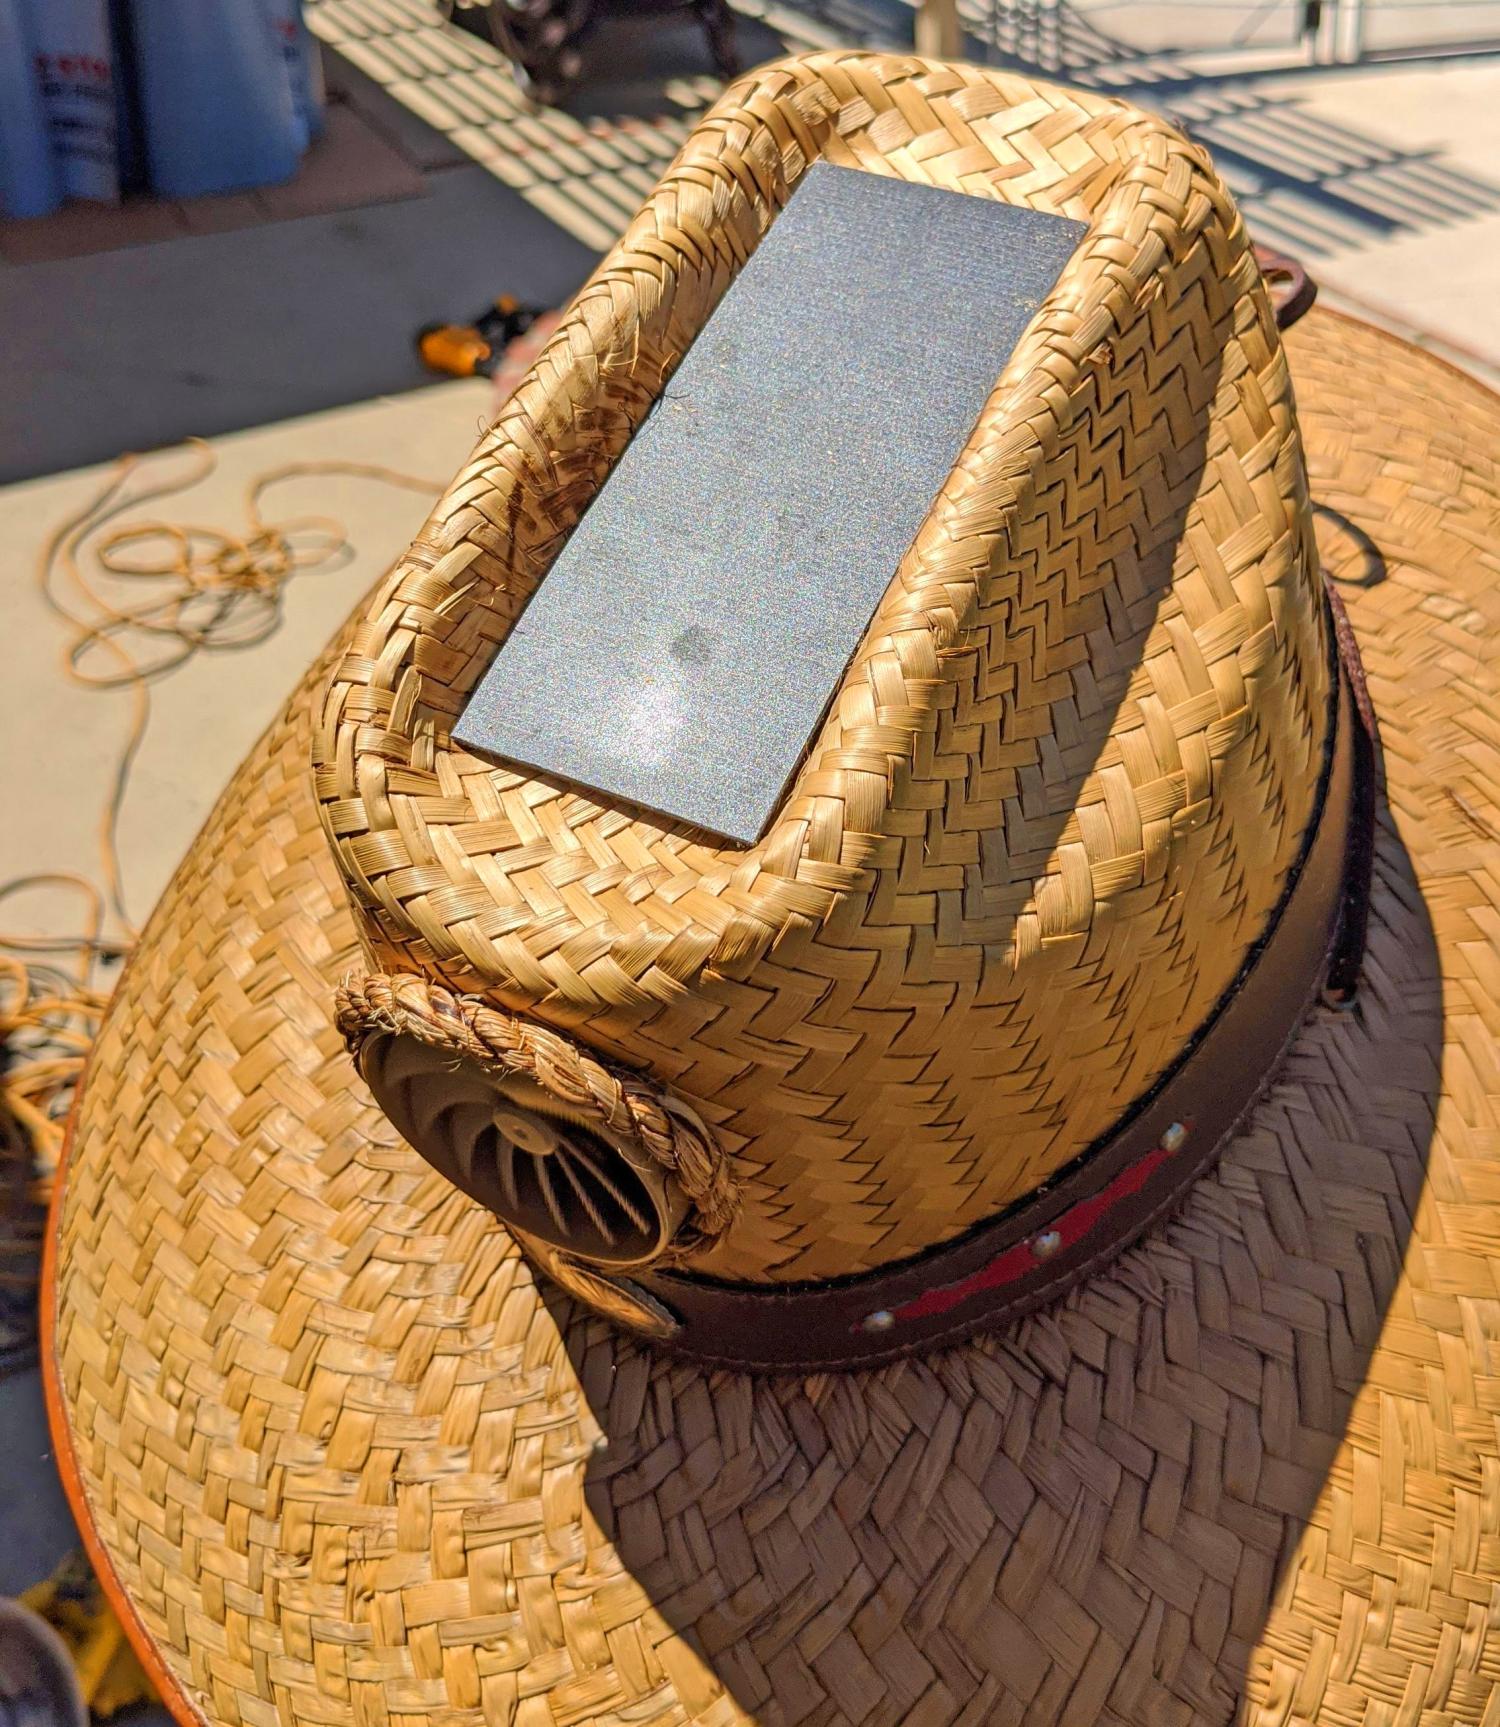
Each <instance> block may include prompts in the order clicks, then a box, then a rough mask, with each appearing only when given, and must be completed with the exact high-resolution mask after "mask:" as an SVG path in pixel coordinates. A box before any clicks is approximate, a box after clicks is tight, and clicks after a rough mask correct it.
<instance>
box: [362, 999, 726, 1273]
mask: <svg viewBox="0 0 1500 1727" xmlns="http://www.w3.org/2000/svg"><path fill="white" fill-rule="evenodd" d="M335 1021H336V1023H337V1025H338V1028H339V1031H340V1032H341V1033H342V1034H343V1037H344V1041H345V1043H346V1044H347V1046H348V1048H349V1053H350V1054H351V1055H353V1056H356V1057H357V1056H358V1054H359V1049H360V1046H361V1044H363V1042H364V1040H365V1039H366V1038H367V1037H368V1036H369V1035H370V1034H371V1032H376V1031H387V1032H398V1033H405V1034H406V1035H407V1036H410V1037H415V1038H419V1039H420V1040H421V1041H422V1042H423V1043H425V1044H428V1045H430V1046H431V1047H432V1048H434V1049H439V1050H451V1051H452V1052H453V1053H454V1054H456V1055H461V1056H466V1057H467V1058H468V1059H469V1060H470V1061H475V1062H478V1063H479V1065H480V1066H481V1067H483V1068H484V1069H486V1071H488V1072H492V1073H496V1074H500V1075H503V1076H506V1077H518V1078H524V1079H529V1080H531V1081H533V1082H534V1083H535V1084H537V1085H539V1086H540V1087H541V1088H542V1090H543V1091H545V1092H548V1093H550V1094H551V1095H552V1096H553V1097H555V1098H557V1099H558V1100H559V1101H560V1102H561V1103H563V1104H565V1105H566V1106H567V1107H568V1108H569V1109H571V1110H574V1111H576V1112H578V1113H579V1114H581V1115H583V1116H585V1117H586V1118H589V1119H591V1120H593V1121H594V1122H597V1123H598V1124H599V1125H600V1126H602V1127H604V1128H607V1129H608V1130H609V1131H610V1132H611V1133H613V1134H616V1135H623V1136H624V1137H625V1138H627V1139H629V1140H630V1141H632V1142H633V1143H634V1144H635V1145H636V1146H637V1147H638V1148H639V1150H640V1151H641V1152H642V1153H643V1154H644V1155H645V1156H646V1157H647V1158H648V1159H649V1160H650V1161H651V1162H652V1163H654V1164H655V1165H657V1167H658V1168H660V1169H663V1170H665V1171H666V1172H667V1173H668V1174H669V1175H671V1176H672V1178H673V1179H674V1180H675V1182H676V1183H677V1185H678V1187H679V1188H680V1189H681V1190H682V1192H683V1193H684V1194H685V1195H686V1196H687V1198H688V1199H689V1200H690V1201H691V1202H692V1206H693V1214H692V1218H691V1220H690V1227H689V1228H688V1230H687V1233H686V1235H685V1236H684V1237H682V1238H681V1239H679V1241H678V1242H677V1243H675V1244H674V1246H675V1252H677V1253H680V1252H681V1251H682V1250H683V1248H684V1247H686V1246H693V1245H696V1244H697V1242H698V1241H700V1240H701V1241H707V1242H712V1241H714V1240H716V1239H717V1238H718V1237H719V1236H720V1235H722V1234H723V1232H724V1231H725V1230H726V1229H728V1228H729V1226H730V1224H731V1223H733V1221H734V1217H735V1213H736V1211H737V1210H738V1195H737V1193H736V1191H735V1188H734V1184H733V1182H732V1180H731V1179H730V1174H729V1166H728V1161H727V1159H726V1158H725V1156H724V1154H723V1152H722V1151H720V1149H719V1147H718V1146H717V1145H716V1144H715V1143H714V1139H713V1136H712V1135H711V1134H710V1133H709V1131H708V1130H707V1128H705V1127H704V1125H703V1123H702V1122H701V1121H700V1120H698V1118H697V1117H696V1115H695V1114H694V1112H693V1111H692V1110H690V1109H688V1108H687V1107H686V1106H685V1105H683V1104H681V1103H678V1102H676V1101H675V1100H673V1099H670V1098H667V1097H665V1096H664V1095H663V1093H662V1091H661V1088H660V1087H659V1086H656V1085H653V1084H652V1083H651V1082H650V1081H649V1080H643V1079H640V1078H638V1077H636V1076H635V1075H634V1074H629V1073H617V1072H612V1071H611V1070H610V1069H609V1068H607V1067H605V1066H604V1065H603V1064H602V1063H601V1062H599V1061H596V1060H595V1059H594V1058H593V1057H592V1056H590V1055H589V1054H588V1053H587V1052H586V1051H585V1050H581V1049H580V1048H579V1047H578V1046H577V1044H575V1043H573V1042H572V1040H571V1039H569V1038H565V1037H559V1036H558V1035H557V1033H556V1032H552V1031H548V1030H547V1029H546V1027H544V1026H536V1025H529V1024H527V1023H526V1022H525V1021H524V1020H519V1019H517V1018H516V1017H515V1016H514V1015H513V1014H508V1013H499V1012H497V1011H496V1010H495V1009H494V1008H490V1007H486V1006H485V1005H484V1003H483V1002H477V1001H474V1000H472V999H466V998H464V997H462V996H455V995H453V994H452V993H451V992H450V991H448V990H445V989H441V988H438V987H437V986H435V985H431V984H428V983H426V982H424V981H423V979H421V978H414V977H396V978H390V977H384V976H380V975H378V974H377V975H376V976H373V977H364V978H353V977H351V978H348V979H346V980H345V981H344V982H343V983H342V984H340V986H339V990H338V995H337V998H336V1013H335Z"/></svg>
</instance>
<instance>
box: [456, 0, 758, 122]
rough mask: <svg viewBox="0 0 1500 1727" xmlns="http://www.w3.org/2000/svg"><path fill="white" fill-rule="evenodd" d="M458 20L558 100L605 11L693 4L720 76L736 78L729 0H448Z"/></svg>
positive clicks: (535, 91) (522, 78)
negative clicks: (478, 30)
mask: <svg viewBox="0 0 1500 1727" xmlns="http://www.w3.org/2000/svg"><path fill="white" fill-rule="evenodd" d="M449 3H450V7H451V10H452V15H453V16H454V17H455V19H456V20H457V21H458V22H460V23H463V24H467V25H468V26H469V27H470V28H474V27H475V26H476V25H478V26H481V27H482V28H483V30H484V32H485V33H486V34H487V35H488V36H489V38H490V40H491V41H492V42H493V43H494V44H495V46H496V47H497V48H498V49H499V50H500V52H501V53H502V54H503V55H504V56H505V57H506V59H507V60H509V61H510V63H511V65H512V66H513V67H514V68H515V73H516V78H517V81H518V82H519V83H520V85H521V87H522V89H523V90H526V91H527V92H528V93H529V94H530V95H531V96H532V97H534V98H535V100H536V101H538V102H541V103H543V104H550V103H553V102H556V101H558V100H559V99H560V98H561V97H562V96H563V95H564V94H565V92H566V90H567V88H568V86H569V85H570V84H572V83H573V82H574V81H575V80H576V79H577V77H578V75H579V72H580V71H581V70H582V65H583V60H582V54H581V52H580V45H581V44H582V42H583V40H584V37H585V36H586V35H587V33H588V30H589V27H590V26H591V25H592V24H593V23H594V22H595V21H596V19H597V18H598V17H599V15H600V14H601V13H610V12H613V13H619V12H629V13H642V12H644V13H647V14H657V13H666V12H674V11H681V10H683V9H684V8H691V10H692V11H693V12H694V13H696V14H697V17H698V20H699V22H700V23H701V24H702V26H703V30H704V34H705V35H706V36H707V38H708V46H709V52H710V53H711V55H712V56H713V63H714V67H715V69H716V70H717V72H718V73H719V76H720V77H721V78H725V79H729V78H733V77H735V76H736V75H737V74H738V72H739V69H740V68H739V58H738V55H737V54H736V52H735V30H734V14H733V12H732V11H731V10H730V8H729V4H728V0H467V3H465V0H456V3H455V0H449Z"/></svg>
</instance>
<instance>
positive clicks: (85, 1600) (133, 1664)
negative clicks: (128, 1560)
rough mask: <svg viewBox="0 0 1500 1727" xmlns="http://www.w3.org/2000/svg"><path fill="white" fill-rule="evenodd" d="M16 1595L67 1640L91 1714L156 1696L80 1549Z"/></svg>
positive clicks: (102, 1714) (113, 1711) (102, 1716)
mask: <svg viewBox="0 0 1500 1727" xmlns="http://www.w3.org/2000/svg"><path fill="white" fill-rule="evenodd" d="M18 1599H19V1600H20V1601H21V1602H22V1603H23V1604H24V1605H25V1606H27V1607H29V1608H30V1609H31V1610H32V1612H33V1613H39V1614H40V1615H41V1616H42V1618H43V1619H45V1620H46V1621H47V1623H48V1624H49V1625H50V1626H51V1627H52V1629H53V1630H54V1631H56V1632H57V1634H58V1636H59V1637H61V1638H62V1640H63V1642H64V1643H65V1644H66V1645H67V1649H68V1653H69V1655H71V1656H72V1658H73V1667H74V1670H75V1671H76V1672H77V1674H78V1683H79V1685H80V1686H81V1687H82V1690H83V1695H84V1700H85V1701H86V1702H87V1703H88V1706H89V1708H90V1710H91V1711H92V1712H93V1714H94V1715H95V1716H96V1717H99V1718H100V1719H103V1720H108V1718H109V1717H110V1716H111V1715H114V1714H116V1713H117V1712H118V1711H119V1710H121V1709H124V1708H126V1707H127V1706H128V1705H129V1704H132V1703H154V1702H156V1701H158V1699H157V1695H156V1691H155V1688H154V1687H153V1686H152V1684H151V1681H150V1680H149V1679H148V1678H147V1677H146V1674H145V1671H144V1670H143V1669H142V1667H141V1664H140V1662H139V1661H137V1660H136V1658H135V1651H134V1650H133V1649H132V1648H131V1647H130V1645H129V1644H128V1643H127V1642H126V1641H125V1633H124V1632H123V1631H122V1630H121V1629H120V1621H119V1620H118V1619H116V1618H115V1615H114V1610H113V1608H111V1606H110V1604H109V1602H108V1601H106V1600H105V1598H104V1591H103V1590H102V1589H101V1588H100V1587H99V1580H98V1578H96V1577H95V1576H94V1573H93V1570H92V1568H91V1567H90V1565H89V1562H88V1560H87V1558H86V1557H85V1556H84V1554H83V1552H82V1551H81V1550H79V1551H75V1552H73V1553H70V1554H69V1555H68V1557H67V1558H66V1559H64V1560H63V1562H62V1564H61V1565H59V1566H58V1568H57V1569H56V1571H54V1572H53V1573H52V1575H51V1576H50V1577H49V1578H47V1579H46V1581H45V1582H42V1583H36V1584H33V1585H32V1587H31V1588H30V1589H27V1590H26V1591H24V1592H23V1593H22V1594H21V1595H20V1597H19V1598H18Z"/></svg>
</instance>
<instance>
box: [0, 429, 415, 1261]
mask: <svg viewBox="0 0 1500 1727" xmlns="http://www.w3.org/2000/svg"><path fill="white" fill-rule="evenodd" d="M181 449H182V450H185V451H186V452H187V453H188V454H189V455H190V457H191V462H190V464H189V466H188V468H187V469H186V471H185V472H177V473H171V474H168V475H167V476H165V477H163V478H160V479H152V480H149V481H148V482H147V483H146V484H144V485H136V486H132V484H131V482H132V479H134V478H135V477H136V476H137V475H141V474H142V473H143V471H144V470H147V469H149V468H151V467H152V466H154V465H157V464H159V463H160V461H161V460H162V457H159V456H135V455H127V456H122V457H121V458H120V459H119V461H117V462H116V463H115V465H114V468H113V470H112V472H111V475H110V477H109V479H108V480H107V481H106V483H105V484H104V486H103V487H102V488H101V489H100V491H99V492H98V493H97V495H96V496H95V497H94V498H93V499H92V500H91V502H90V503H89V504H87V505H86V506H85V507H84V508H83V509H81V510H79V511H78V512H77V513H76V514H74V515H72V516H71V517H69V518H68V520H67V521H65V522H64V523H63V524H62V525H61V526H60V527H59V528H58V529H57V530H56V532H54V533H53V534H52V535H51V537H50V538H49V539H48V541H47V544H46V546H45V547H44V549H43V551H42V555H41V558H40V560H39V563H38V568H37V582H38V586H39V588H40V590H41V594H42V597H43V599H44V600H45V601H46V603H47V605H48V607H49V608H50V609H51V610H52V611H53V612H54V613H55V614H56V615H57V616H58V617H59V618H61V619H62V620H63V622H64V624H65V625H66V626H67V629H68V638H67V642H66V645H65V649H64V656H63V665H64V671H65V673H66V675H67V676H68V677H69V678H70V679H71V680H72V681H73V682H74V683H77V684H80V685H82V686H83V687H84V688H86V689H92V690H120V689H128V690H130V691H131V692H132V695H133V703H132V713H131V718H130V721H129V727H128V731H127V734H126V737H125V740H124V743H123V745H122V747H121V750H120V754H119V757H118V759H117V761H116V765H115V771H114V774H113V776H112V780H111V785H110V790H109V794H108V797H107V798H106V801H105V805H104V808H103V810H102V812H101V816H100V824H99V852H100V864H101V870H102V880H103V887H102V889H101V888H100V887H99V886H98V885H96V884H95V883H93V882H91V881H89V880H88V879H87V878H86V877H84V876H81V875H76V874H72V873H66V874H62V873H57V872H38V873H36V874H30V875H24V876H18V877H16V878H15V879H13V880H11V881H9V882H6V883H3V884H0V900H6V899H10V898H12V897H14V896H15V895H17V894H20V893H24V892H26V891H29V890H31V889H36V888H43V887H54V888H55V887H66V888H70V889H73V890H75V891H77V892H78V893H79V894H81V895H82V896H83V899H84V902H85V908H86V909H85V915H84V917H83V919H82V921H81V927H80V928H79V930H78V932H77V933H75V934H70V935H63V936H57V937H50V936H26V935H20V934H16V933H7V932H5V931H0V1160H3V1161H4V1162H5V1163H6V1164H8V1165H10V1167H11V1168H12V1169H14V1168H15V1160H21V1159H29V1160H30V1163H31V1166H32V1179H31V1182H30V1188H31V1193H32V1196H33V1197H34V1198H35V1199H36V1200H37V1201H38V1202H40V1201H42V1200H44V1199H45V1197H46V1193H47V1190H48V1188H49V1187H50V1182H51V1177H52V1173H53V1172H54V1171H55V1169H56V1167H57V1159H58V1154H59V1152H60V1150H61V1146H62V1136H63V1112H64V1110H65V1109H66V1105H67V1100H68V1097H69V1095H70V1094H71V1091H72V1088H73V1086H74V1084H75V1082H76V1081H77V1079H78V1076H79V1074H80V1073H81V1071H82V1068H83V1063H84V1060H85V1058H86V1056H87V1054H88V1049H89V1046H90V1044H91V1043H92V1042H93V1038H94V1034H95V1032H96V1031H97V1029H98V1026H99V1021H100V1017H101V1015H102V1013H103V1011H104V1006H105V1003H106V1002H107V1001H108V999H109V994H110V988H111V985H110V984H109V983H108V982H102V981H101V976H100V970H101V967H102V966H104V965H108V964H110V963H112V962H115V961H118V960H120V959H122V958H123V957H124V956H125V954H126V953H128V952H129V950H130V947H131V945H132V944H133V942H134V940H135V936H136V929H135V926H134V924H133V922H132V921H131V918H130V916H129V913H128V911H127V910H126V904H125V890H124V884H123V881H122V876H121V866H120V855H119V818H120V810H121V807H122V805H123V803H124V800H125V795H126V792H127V790H128V788H129V783H130V770H131V766H132V764H133V763H134V761H135V757H136V754H137V752H138V751H139V749H140V746H141V741H142V739H143V738H144V736H145V733H146V727H147V725H148V723H149V721H150V717H151V685H152V684H153V683H154V682H155V681H156V680H157V679H158V678H162V677H165V676H167V675H168V674H169V673H171V672H173V671H175V670H176V669H177V668H178V667H179V666H181V665H183V664H184V663H185V662H186V661H187V660H189V659H191V658H192V657H193V655H195V654H197V653H200V652H210V653H217V652H229V651H234V650H237V649H241V648H252V647H255V646H256V645H258V644H259V643H261V642H263V641H265V640H266V639H267V638H268V637H269V636H271V635H272V634H273V633H274V632H275V630H276V629H277V627H278V626H279V625H280V622H281V617H282V607H283V596H284V594H285V592H286V588H287V586H288V584H289V583H290V582H291V581H292V580H293V579H294V578H295V577H297V576H299V575H304V574H307V573H308V572H310V571H313V570H317V569H326V568H328V567H330V566H332V567H335V568H337V567H339V566H340V565H343V564H345V563H347V562H348V561H349V559H350V558H351V557H352V555H353V550H354V548H353V545H352V543H351V542H350V539H349V536H348V534H347V532H346V530H345V528H344V526H343V524H342V523H341V522H339V521H336V520H334V519H332V518H330V517H325V516H305V515H304V516H287V517H283V518H281V519H279V520H271V519H268V518H267V516H266V514H265V511H264V500H265V498H266V495H267V493H268V492H270V491H271V490H272V489H273V488H274V487H275V486H277V485H280V484H282V483H283V482H285V481H288V480H292V479H304V478H318V477H331V476H338V477H342V478H352V479H362V480H374V481H377V482H379V483H380V484H382V485H390V486H399V487H401V488H402V489H404V490H407V491H413V492H419V493H421V494H423V495H424V496H426V497H428V498H434V497H436V496H437V494H438V493H439V492H440V491H441V490H442V487H441V485H440V484H439V483H438V482H436V481H433V480H426V479H421V478H418V477H417V476H415V475H411V474H403V473H399V472H397V471H396V470H395V469H392V468H386V467H381V466H378V465H375V464H371V463H365V462H292V463H288V464H286V465H284V466H281V467H277V468H272V469H269V470H268V471H267V472H265V473H263V474H261V475H259V476H258V477H257V478H256V479H254V480H253V481H252V482H251V483H250V485H249V487H248V488H247V491H246V496H245V516H246V522H247V526H246V527H245V529H244V531H243V532H242V533H230V532H225V531H223V530H221V529H218V528H205V527H198V526H184V525H181V524H179V523H176V522H169V521H165V520H162V519H160V518H158V517H153V516H145V517H141V518H139V519H135V520H131V521H128V522H124V523H121V522H120V518H121V517H122V516H125V515H127V514H128V513H131V512H136V511H139V510H141V509H143V508H144V507H145V506H147V505H155V504H160V503H161V502H162V501H163V500H164V499H167V498H172V497H176V496H178V495H180V494H181V493H184V492H187V491H190V490H191V489H192V488H193V487H195V486H198V485H201V484H202V482H203V481H204V480H206V479H207V478H208V476H209V475H210V474H211V473H212V472H213V471H214V469H215V468H216V467H217V465H218V459H217V457H216V456H215V455H214V452H213V451H212V450H211V449H210V448H209V446H208V445H207V444H205V443H203V442H202V441H201V440H197V439H194V440H191V441H190V442H189V443H188V444H186V445H184V446H181ZM164 454H165V455H166V456H170V455H172V454H173V452H165V453H164ZM116 523H118V524H119V525H117V526H111V524H116ZM106 530H107V531H106ZM90 565H92V569H93V572H94V573H95V577H96V580H97V576H98V575H105V576H109V577H113V578H116V579H118V580H124V581H128V582H132V583H134V582H139V583H141V584H143V586H145V585H146V584H149V586H148V587H146V591H145V592H144V593H143V596H142V598H141V599H139V600H138V601H135V602H133V603H130V604H117V603H114V602H113V601H111V600H110V599H108V598H106V597H105V595H103V594H102V593H101V592H100V591H99V589H98V587H97V586H96V583H95V581H91V580H90ZM111 926H113V927H111ZM16 1245H17V1246H20V1245H22V1244H20V1243H17V1244H16ZM10 1257H11V1254H9V1253H7V1252H6V1251H5V1250H4V1248H3V1247H0V1278H3V1277H4V1276H5V1275H6V1262H7V1261H8V1260H9V1258H10Z"/></svg>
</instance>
